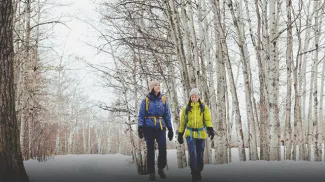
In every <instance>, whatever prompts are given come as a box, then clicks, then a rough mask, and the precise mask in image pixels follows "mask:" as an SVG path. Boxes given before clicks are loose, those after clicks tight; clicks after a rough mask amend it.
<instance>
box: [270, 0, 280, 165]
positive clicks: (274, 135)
mask: <svg viewBox="0 0 325 182" xmlns="http://www.w3.org/2000/svg"><path fill="white" fill-rule="evenodd" d="M275 4H276V3H275V0H270V1H269V10H270V12H269V13H270V20H269V25H270V51H269V52H270V58H269V65H268V70H269V71H268V73H269V74H268V83H267V84H268V91H269V93H268V105H269V122H270V126H271V143H270V160H278V159H279V158H280V156H278V150H279V145H278V130H277V129H278V128H277V127H278V126H277V114H276V112H277V107H278V103H276V101H277V100H278V99H277V96H278V95H277V89H276V87H277V67H278V66H277V65H278V64H279V63H278V62H277V59H276V42H277V40H276V22H275V18H276V12H275Z"/></svg>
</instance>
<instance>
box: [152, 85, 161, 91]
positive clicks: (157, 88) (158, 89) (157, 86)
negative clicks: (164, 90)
mask: <svg viewBox="0 0 325 182" xmlns="http://www.w3.org/2000/svg"><path fill="white" fill-rule="evenodd" d="M153 90H154V91H155V92H156V93H158V92H160V84H159V83H158V84H156V85H155V86H154V87H153Z"/></svg>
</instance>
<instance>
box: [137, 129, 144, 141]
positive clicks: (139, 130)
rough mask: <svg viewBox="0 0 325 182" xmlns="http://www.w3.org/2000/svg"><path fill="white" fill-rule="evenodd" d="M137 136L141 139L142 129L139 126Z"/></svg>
mask: <svg viewBox="0 0 325 182" xmlns="http://www.w3.org/2000/svg"><path fill="white" fill-rule="evenodd" d="M138 136H139V138H140V139H142V138H143V128H142V127H141V126H140V127H138Z"/></svg>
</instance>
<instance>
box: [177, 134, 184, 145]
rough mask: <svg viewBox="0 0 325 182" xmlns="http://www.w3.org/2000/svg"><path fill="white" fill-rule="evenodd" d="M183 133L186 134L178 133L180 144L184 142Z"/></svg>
mask: <svg viewBox="0 0 325 182" xmlns="http://www.w3.org/2000/svg"><path fill="white" fill-rule="evenodd" d="M183 135H184V133H178V137H177V140H178V143H179V144H183V143H184V138H183Z"/></svg>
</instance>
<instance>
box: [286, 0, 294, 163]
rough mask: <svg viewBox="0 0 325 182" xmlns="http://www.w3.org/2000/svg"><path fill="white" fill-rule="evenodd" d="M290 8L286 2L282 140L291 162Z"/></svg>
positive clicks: (291, 53) (289, 2) (287, 157)
mask: <svg viewBox="0 0 325 182" xmlns="http://www.w3.org/2000/svg"><path fill="white" fill-rule="evenodd" d="M291 6H292V1H291V0H287V1H286V10H287V50H286V63H287V98H286V116H285V117H286V118H285V131H284V139H285V150H284V151H285V158H284V159H286V160H291V141H292V139H291V135H292V130H291V122H290V118H291V85H292V81H291V80H292V78H291V73H292V69H291V68H292V55H293V52H292V47H293V45H292V39H293V37H292V25H291V24H292V23H291Z"/></svg>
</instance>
